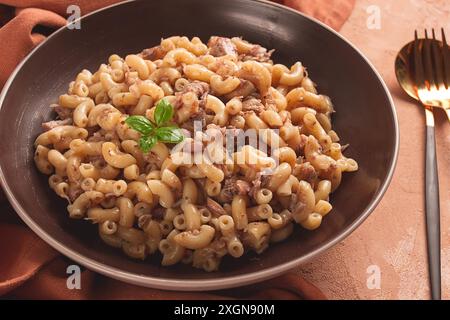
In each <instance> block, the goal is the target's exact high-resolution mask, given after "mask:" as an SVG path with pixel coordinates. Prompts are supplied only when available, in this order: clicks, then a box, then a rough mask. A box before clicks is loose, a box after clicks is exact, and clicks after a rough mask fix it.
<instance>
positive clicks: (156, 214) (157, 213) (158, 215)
mask: <svg viewBox="0 0 450 320" xmlns="http://www.w3.org/2000/svg"><path fill="white" fill-rule="evenodd" d="M165 213H166V209H164V208H163V207H157V208H155V209H153V210H152V218H153V219H156V220H162V219H163V218H164V214H165Z"/></svg>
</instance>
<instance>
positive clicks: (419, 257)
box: [299, 0, 450, 299]
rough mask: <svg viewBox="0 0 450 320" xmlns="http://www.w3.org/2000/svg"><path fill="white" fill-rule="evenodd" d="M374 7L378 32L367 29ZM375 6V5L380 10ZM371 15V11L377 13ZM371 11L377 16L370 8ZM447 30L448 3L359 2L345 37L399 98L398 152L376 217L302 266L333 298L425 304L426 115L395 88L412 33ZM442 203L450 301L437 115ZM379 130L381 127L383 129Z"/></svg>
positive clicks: (449, 152) (442, 139)
mask: <svg viewBox="0 0 450 320" xmlns="http://www.w3.org/2000/svg"><path fill="white" fill-rule="evenodd" d="M369 6H376V7H377V8H379V9H380V13H381V29H379V30H377V29H374V30H370V29H369V28H367V19H368V17H369V16H370V14H369V13H368V11H367V10H368V9H367V8H368V7H369ZM375 9H376V8H375ZM372 10H373V9H372ZM369 11H370V12H373V11H371V10H370V9H369ZM432 27H434V28H440V27H444V28H445V30H446V32H447V39H448V38H450V6H449V5H448V0H396V1H390V0H357V2H356V6H355V9H354V11H353V14H352V16H351V17H350V19H349V20H348V21H347V23H346V24H345V25H344V27H343V28H342V30H341V34H342V35H344V36H345V37H346V38H347V39H348V40H350V41H351V42H352V43H353V44H354V45H356V47H358V48H359V49H360V50H361V51H362V52H363V53H364V54H365V55H366V56H367V57H368V58H369V60H370V61H371V62H372V63H373V64H374V65H375V67H376V68H377V70H378V71H379V72H380V73H381V75H382V77H383V78H384V80H385V82H386V84H387V85H388V87H389V89H390V91H391V93H392V96H393V98H394V102H395V106H396V110H397V114H398V117H399V122H400V140H401V142H400V155H399V159H398V164H397V169H396V171H395V175H394V178H393V181H392V183H391V185H390V187H389V190H388V191H387V193H386V195H385V197H384V198H383V200H382V201H381V203H380V205H379V206H378V208H377V209H376V210H375V211H374V212H373V214H372V215H371V216H370V217H369V218H368V219H367V220H366V221H365V222H364V224H363V225H362V226H361V227H360V228H358V229H357V230H356V231H355V232H354V233H353V234H352V235H351V236H349V237H348V238H347V239H346V240H345V241H343V242H342V243H340V244H339V245H337V246H335V247H333V248H332V249H331V250H329V251H327V252H326V253H324V254H323V255H321V256H320V257H318V258H316V259H314V260H313V261H311V262H310V263H308V264H307V265H304V266H302V267H301V268H300V271H299V272H300V273H301V274H303V275H304V276H305V277H306V279H308V280H310V281H312V283H314V284H316V285H317V286H318V287H319V288H320V289H322V290H323V292H324V293H325V294H326V295H327V296H328V297H329V298H331V299H341V298H345V299H428V298H429V285H428V271H427V255H426V239H425V210H424V179H425V177H424V165H425V164H424V152H425V151H424V149H425V115H424V111H423V109H422V107H420V106H418V105H417V104H416V103H415V102H414V101H413V100H411V99H410V98H409V97H408V96H407V95H406V94H405V93H403V91H402V90H401V88H400V87H399V85H398V84H397V81H396V78H395V74H394V61H395V57H396V55H397V52H398V50H400V48H402V47H403V45H404V44H406V43H407V42H409V41H411V40H412V38H413V33H414V30H415V29H419V30H421V32H422V34H423V29H424V28H429V29H431V28H432ZM435 118H436V134H437V135H436V139H437V153H438V167H439V179H440V199H441V201H440V204H441V235H442V237H441V242H442V251H441V253H442V293H443V298H444V299H450V179H449V177H450V123H449V122H448V120H447V119H446V117H445V115H444V112H443V111H440V110H437V111H435ZM381 129H382V128H380V130H381ZM371 265H377V266H378V267H379V268H380V270H381V288H380V289H368V287H367V284H366V283H367V278H368V274H367V268H368V267H369V266H371Z"/></svg>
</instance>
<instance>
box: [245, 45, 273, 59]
mask: <svg viewBox="0 0 450 320" xmlns="http://www.w3.org/2000/svg"><path fill="white" fill-rule="evenodd" d="M273 52H274V50H270V51H267V49H266V48H264V47H261V46H260V45H258V44H255V45H253V47H252V49H251V50H250V51H249V52H247V53H246V54H243V55H241V57H240V58H241V59H242V61H247V60H255V61H259V62H269V61H270V57H271V56H272V53H273Z"/></svg>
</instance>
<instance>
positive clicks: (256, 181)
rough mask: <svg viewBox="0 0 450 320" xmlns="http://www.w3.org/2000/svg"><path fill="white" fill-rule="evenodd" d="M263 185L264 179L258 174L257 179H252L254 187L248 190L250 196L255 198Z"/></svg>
mask: <svg viewBox="0 0 450 320" xmlns="http://www.w3.org/2000/svg"><path fill="white" fill-rule="evenodd" d="M261 187H262V180H261V175H260V174H258V175H257V177H256V179H254V180H253V181H252V187H251V188H250V191H249V192H248V193H249V195H250V197H252V198H254V197H255V195H256V192H257V191H258V190H260V189H261Z"/></svg>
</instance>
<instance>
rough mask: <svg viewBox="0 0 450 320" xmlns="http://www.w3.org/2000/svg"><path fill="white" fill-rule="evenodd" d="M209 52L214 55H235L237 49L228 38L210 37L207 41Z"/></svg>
mask: <svg viewBox="0 0 450 320" xmlns="http://www.w3.org/2000/svg"><path fill="white" fill-rule="evenodd" d="M208 47H209V54H210V55H213V56H214V57H221V56H226V55H229V54H230V55H237V49H236V46H235V45H234V43H233V42H232V41H231V40H230V39H229V38H223V37H211V38H210V39H209V41H208Z"/></svg>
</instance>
